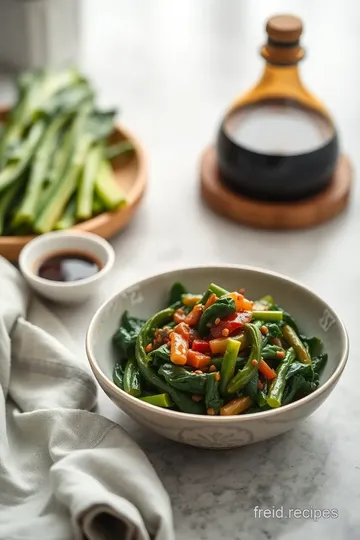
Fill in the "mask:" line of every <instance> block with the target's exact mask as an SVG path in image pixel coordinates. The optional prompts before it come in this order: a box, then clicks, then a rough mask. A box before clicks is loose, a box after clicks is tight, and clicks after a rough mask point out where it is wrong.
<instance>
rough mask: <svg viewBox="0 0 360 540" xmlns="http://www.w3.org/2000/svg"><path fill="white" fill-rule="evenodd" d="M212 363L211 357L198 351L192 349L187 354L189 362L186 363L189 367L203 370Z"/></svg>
mask: <svg viewBox="0 0 360 540" xmlns="http://www.w3.org/2000/svg"><path fill="white" fill-rule="evenodd" d="M210 362H211V358H210V356H207V355H206V354H203V353H201V352H198V351H193V350H191V349H190V351H188V353H187V360H186V363H187V365H188V366H192V367H194V368H196V369H200V368H203V367H205V366H208V365H209V364H210Z"/></svg>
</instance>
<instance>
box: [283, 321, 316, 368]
mask: <svg viewBox="0 0 360 540" xmlns="http://www.w3.org/2000/svg"><path fill="white" fill-rule="evenodd" d="M282 333H283V336H284V338H285V339H286V341H287V342H288V344H289V345H290V346H291V347H293V348H294V349H295V352H296V356H297V358H298V359H299V360H300V362H303V363H304V364H311V358H310V355H309V353H308V351H307V349H306V348H305V346H304V344H303V343H302V341H301V339H300V338H299V336H298V335H297V333H296V331H295V330H294V328H292V327H291V326H289V325H288V324H286V325H285V326H284V327H283V329H282Z"/></svg>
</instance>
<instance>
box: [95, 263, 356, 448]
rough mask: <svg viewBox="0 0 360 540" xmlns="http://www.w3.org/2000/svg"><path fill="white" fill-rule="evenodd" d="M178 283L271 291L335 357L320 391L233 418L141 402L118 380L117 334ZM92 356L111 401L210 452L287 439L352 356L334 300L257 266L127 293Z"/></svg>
mask: <svg viewBox="0 0 360 540" xmlns="http://www.w3.org/2000/svg"><path fill="white" fill-rule="evenodd" d="M174 281H182V282H183V283H184V284H185V285H186V286H187V288H188V289H189V290H190V291H191V292H195V293H199V292H202V291H204V290H206V288H207V286H208V285H209V283H211V282H214V283H217V284H218V285H220V286H222V287H224V288H226V289H228V290H237V289H239V288H240V287H244V288H245V289H246V296H247V297H248V298H251V299H254V298H259V297H261V296H264V295H266V294H271V295H272V296H273V297H274V298H275V299H276V302H277V303H278V304H280V305H281V306H282V307H283V308H284V309H286V310H287V311H289V312H290V313H291V314H292V315H293V316H294V317H295V318H296V319H297V321H298V324H299V325H300V328H301V330H302V331H303V332H305V333H307V334H309V335H314V334H315V335H317V336H319V337H320V338H321V339H322V340H323V342H324V351H326V352H327V353H328V355H329V358H328V362H327V364H326V367H325V370H324V372H323V373H322V376H321V378H320V387H319V388H318V389H317V390H316V391H315V392H314V393H312V394H310V395H309V396H307V397H305V398H303V399H301V400H299V401H297V402H295V403H291V404H289V405H286V406H284V407H280V408H279V409H274V410H271V411H265V412H263V413H256V414H248V415H243V416H242V415H239V416H232V417H221V416H197V415H190V414H185V413H181V412H176V411H171V410H166V409H161V408H159V407H155V406H153V405H149V404H148V403H145V402H143V401H140V400H138V399H136V398H134V397H132V396H130V395H128V394H126V393H125V392H123V391H122V390H120V389H119V388H118V387H117V386H115V384H113V382H112V371H113V366H114V364H115V360H116V357H115V352H114V350H113V347H112V341H111V340H112V336H113V334H114V333H115V331H116V329H117V327H118V325H119V321H120V317H121V315H122V313H123V311H124V310H129V312H130V314H132V315H135V316H139V317H143V318H147V317H150V316H151V315H152V314H154V313H155V312H157V311H159V310H160V309H162V308H163V307H164V305H166V298H167V295H168V291H169V289H170V287H171V285H172V283H173V282H174ZM86 349H87V355H88V359H89V362H90V366H91V368H92V370H93V372H94V375H95V377H96V379H97V380H98V382H99V384H100V386H101V387H102V389H103V390H104V392H105V393H106V394H107V395H108V396H109V397H110V399H111V400H112V401H113V402H114V403H115V404H116V405H117V406H118V407H119V408H120V409H122V410H123V411H124V412H125V413H127V414H128V415H129V416H130V417H131V418H133V419H134V420H136V421H138V422H139V423H140V424H142V425H144V426H146V427H147V428H149V429H151V430H154V431H156V432H157V433H159V434H160V435H163V436H164V437H168V438H169V439H173V440H175V441H179V442H182V443H186V444H190V445H193V446H199V447H206V448H231V447H236V446H242V445H246V444H250V443H253V442H256V441H260V440H262V439H268V438H270V437H274V436H275V435H279V434H280V433H283V432H285V431H288V430H289V429H291V428H293V427H295V426H296V424H297V423H298V422H299V421H300V420H303V419H304V418H306V417H307V416H309V415H310V414H312V413H313V412H314V411H315V410H316V409H317V408H318V407H319V406H320V405H321V403H322V402H323V401H324V400H325V399H326V398H327V397H328V396H329V395H330V393H331V392H332V390H333V389H334V387H335V386H336V384H337V382H338V380H339V378H340V375H341V373H342V372H343V369H344V367H345V365H346V361H347V357H348V349H349V345H348V337H347V332H346V329H345V327H344V324H343V323H342V321H341V320H340V318H339V317H338V315H337V314H336V313H335V312H334V311H333V310H332V309H331V307H329V306H328V305H327V303H326V302H325V301H324V300H322V299H321V298H319V297H318V296H316V294H314V293H313V292H312V291H311V290H309V289H308V288H306V287H304V286H303V285H300V284H299V283H297V282H295V281H292V280H291V279H288V278H286V277H284V276H281V275H279V274H275V273H273V272H267V271H265V270H260V269H257V268H251V267H240V266H238V267H237V266H214V267H196V268H188V269H182V270H176V271H173V272H167V273H165V274H161V275H157V276H154V277H150V278H148V279H145V280H143V281H140V282H139V283H137V284H136V285H134V286H132V287H129V288H127V289H125V290H123V291H120V292H119V293H118V294H116V295H115V296H114V297H113V298H111V299H110V300H108V301H107V302H106V303H105V304H103V306H102V307H100V309H99V310H98V311H97V313H96V314H95V316H94V318H93V320H92V322H91V324H90V327H89V330H88V334H87V339H86Z"/></svg>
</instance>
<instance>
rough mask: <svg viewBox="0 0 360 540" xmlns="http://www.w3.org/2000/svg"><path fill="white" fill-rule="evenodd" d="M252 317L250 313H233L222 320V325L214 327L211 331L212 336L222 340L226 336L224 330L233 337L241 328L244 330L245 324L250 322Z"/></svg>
mask: <svg viewBox="0 0 360 540" xmlns="http://www.w3.org/2000/svg"><path fill="white" fill-rule="evenodd" d="M251 316H252V314H251V312H250V311H243V312H242V313H233V314H232V315H229V316H228V317H225V318H224V319H222V320H221V322H220V324H218V325H214V326H213V327H212V328H211V330H210V332H211V335H212V336H213V337H214V338H221V337H223V336H224V334H223V330H229V335H231V334H232V332H234V330H238V329H239V328H242V327H243V326H244V324H245V323H248V322H250V321H251Z"/></svg>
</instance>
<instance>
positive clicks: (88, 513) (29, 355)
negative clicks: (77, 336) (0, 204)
mask: <svg viewBox="0 0 360 540" xmlns="http://www.w3.org/2000/svg"><path fill="white" fill-rule="evenodd" d="M28 302H29V294H28V291H27V287H26V286H25V284H24V282H23V279H22V278H21V276H20V275H19V273H18V271H17V270H16V269H15V268H14V267H13V266H11V265H10V264H9V263H8V262H6V261H5V260H4V259H1V258H0V539H1V540H30V539H31V540H71V539H76V540H78V539H79V540H80V539H89V540H113V539H114V540H149V539H150V538H151V539H155V540H173V539H174V533H173V526H172V514H171V507H170V502H169V498H168V495H167V493H166V492H165V490H164V488H163V486H162V484H161V482H160V480H159V479H158V477H157V475H156V473H155V471H154V470H153V468H152V466H151V465H150V463H149V461H148V459H147V458H146V456H145V455H144V453H143V452H142V451H141V450H140V448H139V447H138V446H137V445H136V444H135V443H134V442H133V441H132V440H131V439H130V437H129V436H128V435H127V433H126V432H125V431H124V430H123V429H122V428H121V427H119V426H118V425H116V424H114V423H112V422H110V421H109V420H107V419H106V418H103V417H102V416H99V415H97V414H95V413H93V412H90V411H91V410H92V409H93V408H94V405H95V401H96V385H95V382H94V380H93V378H92V376H91V375H90V373H89V371H88V369H87V365H86V362H83V361H82V360H79V359H78V358H77V357H76V356H74V354H73V353H72V352H70V350H71V349H70V348H71V346H72V345H71V342H70V341H69V340H70V338H69V336H68V335H67V333H66V332H65V331H64V329H63V328H62V326H61V325H60V323H59V321H58V320H57V319H56V318H55V317H54V316H53V315H52V314H51V313H50V312H49V311H48V310H47V309H46V308H45V307H44V306H43V305H42V304H41V303H40V302H39V300H37V299H35V298H34V299H33V300H32V302H31V303H30V308H29V309H28ZM26 319H27V320H26Z"/></svg>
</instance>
